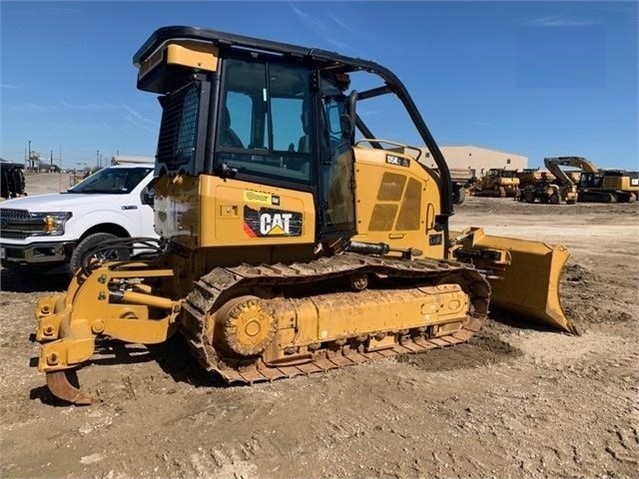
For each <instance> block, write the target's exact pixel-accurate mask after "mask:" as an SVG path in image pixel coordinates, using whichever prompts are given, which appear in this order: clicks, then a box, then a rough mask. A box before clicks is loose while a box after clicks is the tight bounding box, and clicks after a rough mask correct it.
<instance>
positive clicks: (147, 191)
mask: <svg viewBox="0 0 639 479" xmlns="http://www.w3.org/2000/svg"><path fill="white" fill-rule="evenodd" d="M154 202H155V189H153V188H149V187H146V188H144V189H143V190H142V203H143V204H145V205H149V206H150V207H151V208H153V203H154Z"/></svg>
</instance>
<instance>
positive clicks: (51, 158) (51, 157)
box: [49, 150, 53, 169]
mask: <svg viewBox="0 0 639 479" xmlns="http://www.w3.org/2000/svg"><path fill="white" fill-rule="evenodd" d="M49 158H50V162H51V169H53V150H51V156H50V157H49Z"/></svg>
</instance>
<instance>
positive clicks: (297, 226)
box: [36, 27, 574, 404]
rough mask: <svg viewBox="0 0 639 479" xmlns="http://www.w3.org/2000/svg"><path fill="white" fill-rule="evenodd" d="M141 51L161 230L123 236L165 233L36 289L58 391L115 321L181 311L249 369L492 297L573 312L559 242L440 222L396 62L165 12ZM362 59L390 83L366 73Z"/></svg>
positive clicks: (293, 364) (449, 319)
mask: <svg viewBox="0 0 639 479" xmlns="http://www.w3.org/2000/svg"><path fill="white" fill-rule="evenodd" d="M134 63H135V65H136V66H137V67H138V69H139V73H138V82H137V86H138V88H139V89H141V90H144V91H148V92H152V93H155V94H157V95H159V101H160V103H161V105H162V108H163V114H162V121H161V126H160V134H159V140H158V147H157V157H156V164H155V176H156V179H155V182H154V184H153V188H154V190H155V199H154V210H155V228H156V230H157V232H158V234H159V235H160V236H161V238H162V239H161V240H160V241H159V243H158V244H155V245H150V244H149V241H145V240H144V239H139V238H137V239H132V240H129V245H131V244H133V243H137V244H139V243H141V242H142V243H144V244H146V245H147V247H149V248H150V247H151V246H154V248H155V250H156V254H155V256H148V257H147V258H145V259H140V260H137V261H126V262H125V261H118V262H100V261H97V260H95V259H92V258H95V256H92V255H89V254H87V255H86V257H85V259H84V261H83V264H82V267H81V268H80V269H79V270H78V271H77V272H76V274H75V276H74V278H73V279H72V281H71V284H70V285H69V289H68V291H67V292H66V293H64V294H59V295H54V296H51V297H47V298H43V299H42V300H40V301H39V302H38V305H37V311H36V316H37V321H38V325H37V332H36V340H37V341H39V342H40V343H41V345H42V346H41V353H40V357H39V363H38V369H39V371H41V372H44V373H46V378H47V384H48V387H49V389H50V391H51V392H52V393H53V395H55V396H57V397H58V398H60V399H63V400H65V401H69V402H71V403H75V404H89V403H91V401H92V397H91V396H90V395H89V394H88V393H86V392H84V391H82V390H80V389H78V388H76V387H75V386H73V385H72V384H71V383H70V382H69V379H68V377H67V373H73V370H74V369H77V368H79V367H81V366H82V365H84V364H86V363H87V362H89V361H90V360H91V358H92V356H93V355H94V354H95V353H96V344H99V343H101V342H102V340H103V339H105V338H107V339H109V340H113V339H115V340H120V341H124V342H128V343H137V344H154V343H160V342H163V341H165V340H167V338H169V337H170V336H171V335H173V334H174V333H176V332H178V331H179V332H181V333H182V334H183V335H184V336H185V337H186V339H187V341H188V344H189V345H190V348H191V350H192V352H193V354H194V355H195V357H196V358H197V359H198V360H199V362H200V363H201V364H202V366H203V367H204V368H206V369H207V370H209V371H211V372H212V373H214V374H217V375H218V376H220V377H221V378H223V379H224V380H225V381H226V382H227V383H229V384H252V383H255V382H259V381H271V380H274V379H278V378H286V377H292V376H296V375H301V374H311V373H320V372H323V371H327V370H330V369H333V368H339V367H343V366H347V365H353V364H358V363H362V362H365V361H371V360H374V359H376V358H383V357H387V356H393V355H397V354H405V353H417V352H422V351H426V350H428V349H432V348H438V347H443V346H449V345H454V344H458V343H462V342H465V341H467V340H468V339H469V338H470V337H471V336H472V335H473V334H474V333H475V332H477V331H478V330H479V329H480V326H481V320H482V318H484V317H485V316H486V315H487V312H488V305H489V301H492V303H493V304H494V305H495V306H496V307H499V308H501V309H504V310H506V311H512V312H513V313H514V314H517V315H520V316H524V317H527V318H530V319H532V320H535V321H538V322H542V323H545V324H548V325H550V326H551V327H555V328H558V329H561V330H565V331H573V332H574V328H573V326H572V325H571V323H570V321H569V320H568V319H567V318H566V316H565V315H564V313H563V311H562V308H561V305H560V302H559V292H558V287H559V277H560V274H561V271H562V268H563V265H564V263H565V261H566V259H567V257H568V253H567V252H566V250H565V248H563V247H561V246H554V247H553V246H549V245H546V244H542V243H536V242H530V241H523V240H514V239H507V238H500V237H493V236H489V235H486V234H484V232H483V231H482V230H481V229H478V228H471V229H468V230H466V231H460V232H456V233H455V232H451V231H450V230H449V227H448V219H449V217H450V216H451V215H452V214H453V207H452V196H453V195H452V187H451V176H450V173H449V170H448V167H447V165H446V162H445V160H444V158H443V156H442V154H441V151H440V150H439V148H438V147H437V144H436V143H435V141H434V139H433V137H432V136H431V133H430V132H429V130H428V128H427V127H426V124H425V123H424V120H423V119H422V117H421V115H420V113H419V111H418V110H417V108H416V106H415V104H414V102H413V100H412V99H411V97H410V96H409V94H408V92H407V90H406V88H405V87H404V85H403V84H402V83H401V82H400V80H399V79H398V78H397V77H396V76H395V75H394V74H393V73H392V72H391V71H389V70H388V69H386V68H384V67H382V66H380V65H378V64H376V63H373V62H370V61H365V60H361V59H357V58H350V57H346V56H342V55H339V54H336V53H331V52H327V51H323V50H318V49H311V48H303V47H299V46H294V45H288V44H283V43H276V42H272V41H265V40H259V39H255V38H249V37H245V36H239V35H232V34H226V33H220V32H215V31H211V30H205V29H199V28H192V27H165V28H161V29H159V30H157V31H156V32H155V33H153V34H152V35H151V37H150V38H149V39H148V40H147V41H146V43H145V44H144V45H143V46H142V47H141V49H140V50H139V51H138V52H137V53H136V54H135V56H134ZM355 72H367V73H368V75H369V76H374V77H376V78H377V79H378V81H380V84H379V86H378V87H375V88H369V89H366V90H364V91H357V90H356V89H354V88H353V87H352V86H351V85H350V83H351V76H352V75H351V74H353V73H355ZM380 95H395V97H397V99H399V101H400V102H401V103H402V104H403V106H404V107H405V109H406V111H407V112H408V115H409V116H410V118H411V119H412V121H413V123H414V125H415V127H416V129H417V131H418V132H419V135H420V137H421V139H422V140H423V142H424V143H425V145H426V147H427V148H428V150H429V151H430V152H431V153H432V155H433V157H434V158H435V161H436V164H437V172H435V171H434V170H430V169H428V168H426V167H424V166H423V165H422V164H420V162H419V161H418V156H419V149H416V150H415V151H416V153H415V154H413V155H411V154H405V153H398V152H397V151H404V148H409V147H406V146H405V145H398V144H396V143H394V142H391V141H388V140H383V139H380V138H377V137H375V136H374V135H373V133H372V132H371V131H370V130H369V128H368V127H367V126H366V124H365V123H364V121H363V120H362V118H361V117H360V116H359V115H358V114H357V105H358V104H359V103H360V102H363V101H366V100H367V99H370V98H374V97H378V96H380ZM357 131H359V134H360V135H361V138H359V139H357V140H356V133H357ZM117 246H118V247H124V246H126V245H125V244H122V243H119V244H118V245H117ZM113 247H114V245H112V244H104V245H101V246H99V247H98V249H99V248H113ZM491 287H492V293H491Z"/></svg>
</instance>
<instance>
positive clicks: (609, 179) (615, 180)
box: [544, 156, 639, 203]
mask: <svg viewBox="0 0 639 479" xmlns="http://www.w3.org/2000/svg"><path fill="white" fill-rule="evenodd" d="M544 163H545V165H546V168H548V169H549V170H550V171H551V172H552V173H553V174H554V175H555V176H556V177H557V179H558V180H559V181H560V182H561V185H562V187H563V188H565V189H569V188H575V189H576V191H577V199H578V201H579V202H585V203H616V202H619V203H632V202H634V201H636V200H637V199H638V195H639V173H638V172H636V171H625V170H612V169H611V170H601V169H599V168H597V167H596V166H595V164H594V163H592V162H591V161H589V160H587V159H586V158H583V157H581V156H559V157H554V158H544ZM562 166H568V167H572V168H577V169H578V171H579V172H580V175H579V179H578V180H577V181H575V179H574V177H573V176H572V175H570V172H569V171H564V170H563V169H562V168H561V167H562Z"/></svg>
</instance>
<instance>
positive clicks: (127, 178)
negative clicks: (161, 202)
mask: <svg viewBox="0 0 639 479" xmlns="http://www.w3.org/2000/svg"><path fill="white" fill-rule="evenodd" d="M152 170H153V169H152V168H149V167H136V168H104V169H103V170H100V171H98V172H96V173H93V174H92V175H91V176H89V177H88V178H86V179H84V180H82V181H81V182H80V183H78V184H77V185H75V186H74V187H73V188H69V189H68V190H67V193H103V194H105V193H106V194H114V195H117V194H127V193H130V192H131V191H132V190H133V189H134V188H135V187H136V186H137V185H138V184H139V183H140V181H142V180H143V179H144V178H145V177H146V176H147V175H148V174H149V172H150V171H152Z"/></svg>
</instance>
